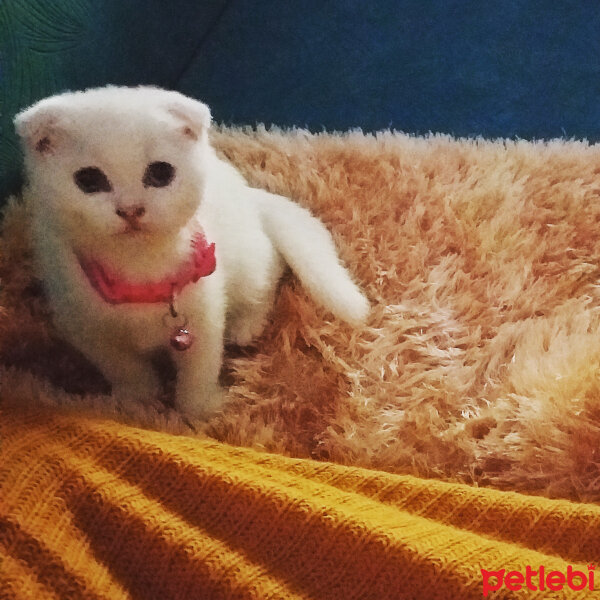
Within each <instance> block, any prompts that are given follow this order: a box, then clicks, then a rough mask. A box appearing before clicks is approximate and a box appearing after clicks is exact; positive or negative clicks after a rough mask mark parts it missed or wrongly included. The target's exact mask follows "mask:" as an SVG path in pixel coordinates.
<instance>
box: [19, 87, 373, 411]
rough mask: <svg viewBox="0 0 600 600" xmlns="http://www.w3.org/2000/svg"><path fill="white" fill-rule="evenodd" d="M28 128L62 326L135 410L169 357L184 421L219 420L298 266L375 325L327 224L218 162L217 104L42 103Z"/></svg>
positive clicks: (38, 237) (330, 296) (51, 286)
mask: <svg viewBox="0 0 600 600" xmlns="http://www.w3.org/2000/svg"><path fill="white" fill-rule="evenodd" d="M15 124H16V128H17V131H18V133H19V135H20V136H21V138H22V142H23V147H24V152H25V164H26V170H27V187H26V190H25V194H24V195H25V198H26V201H27V202H28V203H29V204H30V207H31V211H32V215H33V229H32V231H33V244H34V254H35V261H36V268H37V271H38V275H39V276H40V278H41V279H42V280H43V281H44V283H45V289H46V292H47V295H48V298H49V302H50V305H51V309H52V312H53V316H54V321H55V324H56V326H57V328H58V330H59V331H60V332H62V335H63V336H64V337H65V338H66V339H67V340H68V341H69V342H70V343H71V344H73V345H74V346H75V347H77V348H78V349H79V350H80V351H81V352H83V353H84V354H85V355H86V356H87V357H88V358H89V359H90V360H91V361H92V362H94V363H95V364H96V365H97V366H98V367H99V368H100V369H101V371H102V372H103V373H104V375H105V376H106V377H107V378H108V379H109V381H110V382H111V383H112V386H113V393H116V394H118V395H119V396H120V397H121V398H124V399H128V400H144V399H147V398H148V397H151V396H152V395H155V394H156V393H157V391H158V380H157V375H156V374H155V373H154V371H153V370H152V367H151V365H150V360H149V354H150V353H151V352H152V351H153V350H155V349H156V348H159V347H164V346H168V347H169V348H170V351H171V354H172V357H173V359H174V362H175V365H176V367H177V370H178V375H177V382H176V397H175V402H176V406H177V408H178V409H180V410H181V411H183V412H185V413H187V414H189V415H190V416H194V417H203V418H206V417H207V416H209V415H210V414H211V413H212V412H213V411H214V410H215V409H217V408H219V405H220V402H221V399H222V393H221V390H220V388H219V386H218V375H219V371H220V368H221V361H222V353H223V341H224V339H227V340H230V341H232V342H235V343H238V344H247V343H249V342H250V341H251V340H252V339H253V338H254V337H255V336H257V335H259V334H260V333H261V332H262V330H263V327H264V325H265V323H266V319H267V315H268V312H269V310H270V308H271V306H272V303H273V298H274V293H275V289H276V285H277V281H278V279H279V278H280V276H281V274H282V271H283V268H284V262H283V261H286V262H287V263H288V264H289V265H290V266H291V268H292V270H293V271H294V272H295V274H296V275H297V276H298V277H299V278H300V280H301V281H302V283H303V284H304V285H305V286H306V288H307V289H308V290H309V292H310V293H311V295H312V296H313V297H314V298H315V299H316V300H317V301H319V302H320V303H321V304H322V305H323V306H324V307H325V308H327V309H329V310H331V312H333V313H334V314H335V315H337V316H338V317H340V318H342V319H344V320H346V321H348V322H350V323H353V324H357V323H360V322H361V321H363V320H364V319H365V318H366V315H367V313H368V310H369V305H368V302H367V300H366V298H365V297H364V296H363V295H362V294H361V292H360V291H359V290H358V288H357V287H356V285H355V284H354V283H353V282H352V279H351V278H350V276H349V275H348V273H347V272H346V270H345V269H344V268H343V267H342V266H341V264H340V262H339V260H338V258H337V255H336V251H335V248H334V245H333V241H332V239H331V236H330V235H329V233H328V232H327V230H326V229H325V227H324V226H323V225H322V224H321V222H320V221H318V220H317V219H315V218H314V217H312V216H311V215H310V214H309V212H308V211H306V210H304V209H303V208H301V207H299V206H298V205H296V204H294V203H292V202H291V201H289V200H288V199H286V198H283V197H281V196H276V195H273V194H269V193H267V192H265V191H262V190H257V189H253V188H250V187H248V185H247V184H246V182H245V181H244V179H243V178H242V176H241V175H240V174H239V173H238V172H237V171H236V170H235V169H234V168H233V167H232V166H230V165H229V164H227V163H225V162H223V161H222V160H220V159H219V158H218V157H217V155H216V153H215V151H214V150H213V148H212V147H211V146H210V144H209V141H208V135H207V131H208V129H209V127H210V112H209V109H208V107H207V106H205V105H204V104H202V103H200V102H197V101H195V100H192V99H191V98H187V97H186V96H183V95H181V94H179V93H177V92H171V91H166V90H161V89H158V88H150V87H139V88H121V87H106V88H100V89H94V90H88V91H86V92H75V93H66V94H62V95H58V96H53V97H50V98H47V99H45V100H42V101H40V102H38V103H37V104H35V105H34V106H32V107H31V108H29V109H27V110H25V111H23V112H21V113H20V114H19V115H17V117H16V119H15ZM213 244H214V245H213ZM282 259H283V260H282ZM215 260H216V267H215Z"/></svg>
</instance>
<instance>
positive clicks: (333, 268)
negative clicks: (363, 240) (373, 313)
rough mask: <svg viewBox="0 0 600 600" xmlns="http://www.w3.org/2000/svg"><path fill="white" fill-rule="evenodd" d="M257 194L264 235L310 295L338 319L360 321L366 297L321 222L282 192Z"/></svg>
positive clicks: (364, 312) (363, 314)
mask: <svg viewBox="0 0 600 600" xmlns="http://www.w3.org/2000/svg"><path fill="white" fill-rule="evenodd" d="M258 197H259V199H260V206H261V217H262V221H263V224H264V227H265V231H266V233H267V235H268V236H269V238H270V239H271V241H272V242H273V244H274V245H275V247H276V248H277V250H278V251H279V252H280V253H281V255H282V256H283V258H284V260H285V261H286V262H287V263H288V265H290V267H291V268H292V271H294V273H295V274H296V275H297V277H298V278H299V279H300V281H301V282H302V284H303V285H304V286H305V287H306V288H307V290H308V292H309V293H310V295H311V296H312V297H313V298H314V299H315V300H316V301H317V302H319V303H320V304H321V305H322V306H324V307H325V308H326V309H327V310H329V311H331V312H332V313H333V314H334V315H336V316H337V317H339V318H340V319H342V320H344V321H346V322H348V323H351V324H353V325H359V324H361V323H363V322H364V321H365V319H366V318H367V315H368V313H369V308H370V307H369V301H368V300H367V298H366V297H365V296H364V295H363V294H362V292H361V291H360V290H359V289H358V287H357V285H356V284H355V283H354V282H353V281H352V279H351V278H350V274H349V273H348V271H347V270H346V269H345V268H344V267H343V266H342V264H341V263H340V260H339V258H338V256H337V252H336V249H335V246H334V243H333V239H332V238H331V235H330V233H329V231H327V229H326V228H325V226H324V225H323V223H321V221H319V220H318V219H316V218H315V217H313V216H312V215H311V214H310V212H309V211H308V210H306V209H304V208H302V207H301V206H299V205H297V204H295V203H294V202H292V201H290V200H288V199H287V198H284V197H283V196H276V195H274V194H268V193H261V194H260V195H259V196H258Z"/></svg>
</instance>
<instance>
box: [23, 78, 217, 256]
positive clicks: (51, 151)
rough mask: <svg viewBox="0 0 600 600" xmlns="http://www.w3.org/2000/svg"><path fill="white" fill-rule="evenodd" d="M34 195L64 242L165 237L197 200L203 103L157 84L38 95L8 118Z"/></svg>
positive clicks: (206, 121) (206, 116)
mask: <svg viewBox="0 0 600 600" xmlns="http://www.w3.org/2000/svg"><path fill="white" fill-rule="evenodd" d="M15 125H16V129H17V132H18V133H19V135H20V137H21V140H22V145H23V148H24V152H25V164H26V170H27V178H28V185H29V187H30V188H31V193H30V196H31V197H32V201H33V202H34V203H36V202H37V203H44V206H45V208H47V209H49V211H48V210H46V211H45V212H46V214H48V215H52V219H53V220H54V221H55V222H56V223H58V224H59V226H60V228H61V230H62V232H63V234H64V235H67V236H69V237H70V238H71V240H72V242H73V243H74V244H78V243H81V244H85V245H93V244H94V243H98V244H107V243H111V244H112V243H119V241H121V240H126V239H132V238H135V237H138V238H139V237H140V236H141V237H143V238H147V239H150V238H151V237H152V236H165V235H171V234H173V233H175V232H176V231H178V230H179V229H180V228H181V227H183V226H184V225H185V224H186V223H187V222H188V221H189V219H190V218H191V217H192V215H193V214H194V213H195V212H196V209H197V208H198V206H199V204H200V202H201V201H202V193H203V187H204V186H203V182H204V165H205V154H206V152H207V148H208V135H207V131H208V128H209V126H210V112H209V110H208V107H207V106H206V105H204V104H202V103H200V102H197V101H196V100H192V99H191V98H188V97H186V96H183V95H182V94H179V93H178V92H171V91H166V90H161V89H158V88H150V87H139V88H124V87H106V88H99V89H93V90H88V91H85V92H74V93H66V94H61V95H58V96H52V97H50V98H46V99H45V100H42V101H40V102H38V103H37V104H35V105H33V106H32V107H30V108H28V109H27V110H25V111H23V112H21V113H20V114H18V115H17V117H16V118H15Z"/></svg>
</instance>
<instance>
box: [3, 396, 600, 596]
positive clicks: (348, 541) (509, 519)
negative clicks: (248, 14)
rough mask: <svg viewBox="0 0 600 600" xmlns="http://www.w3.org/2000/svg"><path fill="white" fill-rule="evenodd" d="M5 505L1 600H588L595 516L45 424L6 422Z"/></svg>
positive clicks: (426, 483)
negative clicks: (486, 598)
mask: <svg viewBox="0 0 600 600" xmlns="http://www.w3.org/2000/svg"><path fill="white" fill-rule="evenodd" d="M0 493H1V496H0V497H1V499H2V500H1V504H0V558H1V561H2V563H1V571H0V573H1V575H0V582H1V583H0V598H2V599H5V598H6V599H8V598H15V599H23V600H25V599H35V600H38V599H40V600H46V599H48V600H50V599H57V600H58V599H60V600H66V599H69V600H76V599H80V598H81V599H83V598H86V599H87V598H91V599H100V598H102V599H107V600H117V599H121V598H136V599H137V598H139V599H143V600H150V599H153V598H156V599H157V600H158V599H161V600H166V599H171V598H172V599H175V598H180V599H190V598H198V599H211V600H212V599H215V600H216V599H218V598H224V599H225V598H243V599H246V598H248V599H251V598H256V599H263V598H281V599H300V598H302V599H308V598H311V599H322V600H334V599H336V598H339V599H344V600H349V599H351V598H356V599H367V598H370V599H373V600H382V599H385V598H398V599H400V598H417V599H419V598H425V599H426V598H446V599H448V600H450V599H453V598H456V599H461V600H463V599H467V598H482V597H484V592H486V593H487V597H494V598H513V597H515V598H520V597H528V598H529V597H531V598H575V597H580V598H593V597H594V596H595V593H598V594H599V597H600V592H593V591H591V582H590V578H591V579H593V573H594V571H593V570H591V569H590V568H589V567H588V565H590V564H594V565H598V564H600V542H599V540H600V507H598V506H597V505H593V504H577V503H573V502H570V501H566V500H549V499H543V498H539V497H529V496H525V495H520V494H517V493H514V492H500V491H495V490H490V489H477V488H473V487H469V486H466V485H461V484H450V483H443V482H439V481H434V480H426V479H418V478H415V477H412V476H401V475H392V474H387V473H381V472H378V471H369V470H366V469H360V468H353V467H343V466H338V465H333V464H330V463H319V462H314V461H311V460H307V459H305V460H302V459H291V458H285V457H282V456H277V455H271V454H266V453H259V452H256V451H254V450H250V449H242V448H236V447H233V446H229V445H225V444H222V443H217V442H214V441H204V440H195V439H191V438H186V437H183V436H173V435H171V434H165V433H158V432H151V431H145V430H142V429H136V428H133V427H128V426H125V425H120V424H117V423H115V422H112V421H107V420H101V419H90V418H84V417H77V416H73V415H72V414H71V415H68V414H61V413H60V412H57V411H56V410H52V411H51V412H48V411H45V410H42V409H39V410H31V409H29V410H19V409H14V408H11V409H5V410H4V412H3V415H2V449H1V452H0ZM528 568H529V569H530V571H533V573H531V572H530V573H529V577H528ZM482 569H483V570H484V571H485V572H487V571H496V572H498V571H501V570H504V573H503V574H502V575H501V576H500V578H498V577H497V575H498V573H496V575H489V574H487V575H486V573H485V572H482ZM541 570H543V572H544V576H543V577H542V578H540V571H541ZM575 571H578V572H579V573H574V572H575ZM569 575H570V576H571V577H570V582H571V585H569V579H568V578H569ZM599 575H600V573H599ZM590 576H591V577H590ZM561 577H562V579H561ZM598 579H600V577H598ZM561 581H562V583H561ZM519 582H520V583H519ZM528 586H529V589H528ZM540 587H542V588H545V589H541V590H540V589H539V588H540ZM577 587H579V588H580V591H575V590H574V589H572V588H577ZM596 587H598V586H596ZM519 589H521V592H517V591H511V590H519Z"/></svg>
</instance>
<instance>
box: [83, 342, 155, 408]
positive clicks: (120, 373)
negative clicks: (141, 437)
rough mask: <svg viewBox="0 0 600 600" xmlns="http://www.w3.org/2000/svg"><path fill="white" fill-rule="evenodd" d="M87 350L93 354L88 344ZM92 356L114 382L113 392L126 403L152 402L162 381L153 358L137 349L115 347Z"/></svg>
mask: <svg viewBox="0 0 600 600" xmlns="http://www.w3.org/2000/svg"><path fill="white" fill-rule="evenodd" d="M87 351H88V352H87V353H88V354H90V351H89V348H88V349H87ZM93 354H95V356H90V358H91V359H92V361H93V362H94V363H95V364H96V365H97V366H98V368H99V369H100V371H101V372H102V374H103V375H104V376H105V377H106V378H107V379H108V381H109V382H110V383H111V385H112V393H113V396H116V397H117V398H118V399H119V400H120V401H122V402H125V403H127V404H130V403H133V402H145V403H147V402H149V401H151V400H152V399H153V398H155V397H156V396H157V395H158V392H159V390H160V382H159V379H158V376H157V374H156V372H155V371H154V369H153V368H152V365H151V364H150V361H149V360H147V359H146V358H145V357H143V356H141V355H139V354H136V353H134V352H127V351H124V350H120V349H118V348H115V347H111V348H110V351H109V352H107V353H106V354H105V353H99V352H95V353H94V352H93Z"/></svg>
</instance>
